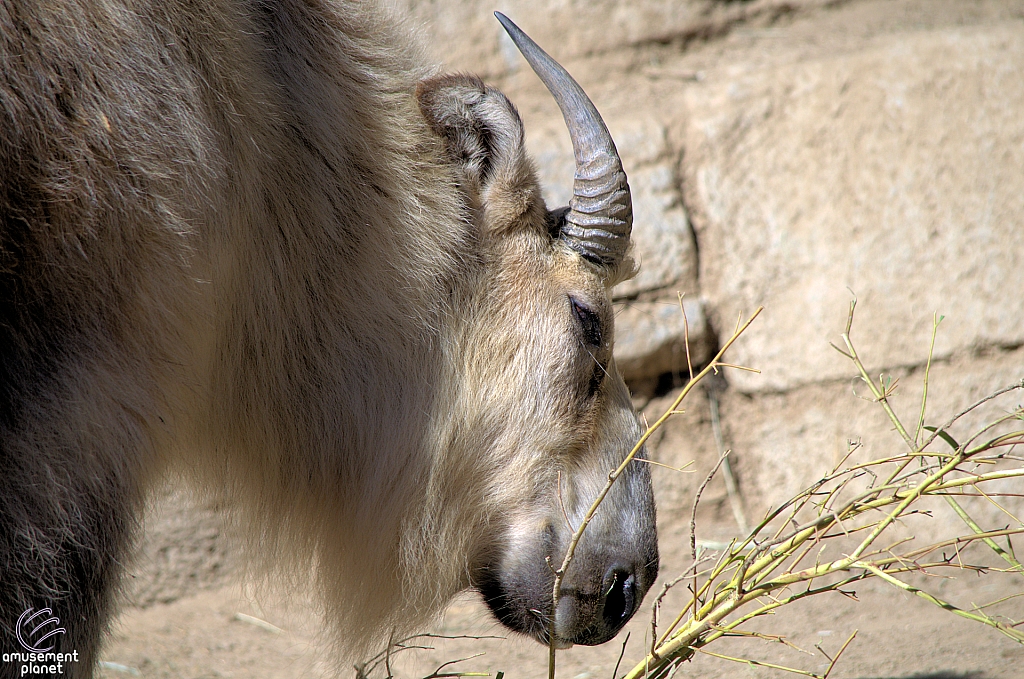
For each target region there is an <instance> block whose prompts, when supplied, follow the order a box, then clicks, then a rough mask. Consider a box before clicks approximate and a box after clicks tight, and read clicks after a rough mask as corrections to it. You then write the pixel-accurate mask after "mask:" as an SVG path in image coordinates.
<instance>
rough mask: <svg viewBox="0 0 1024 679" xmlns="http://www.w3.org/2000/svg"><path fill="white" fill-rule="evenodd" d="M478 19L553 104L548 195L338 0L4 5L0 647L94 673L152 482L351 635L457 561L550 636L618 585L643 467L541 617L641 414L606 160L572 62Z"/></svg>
mask: <svg viewBox="0 0 1024 679" xmlns="http://www.w3.org/2000/svg"><path fill="white" fill-rule="evenodd" d="M500 19H501V20H502V22H503V24H504V25H505V27H506V29H507V30H508V31H509V33H510V35H511V36H512V38H513V40H514V41H515V43H516V44H517V45H518V46H519V48H520V50H521V51H522V52H523V54H524V55H525V57H526V59H527V60H528V61H529V63H530V64H531V66H532V67H533V68H534V70H535V71H536V72H537V74H538V75H539V77H540V78H541V79H542V81H543V82H544V83H545V85H546V86H547V87H548V89H549V90H550V91H551V93H552V95H553V96H554V98H555V100H556V101H557V103H558V105H559V107H560V108H561V110H562V112H563V114H564V117H565V120H566V123H567V125H568V128H569V132H570V136H571V138H572V142H573V147H574V151H575V158H576V177H575V184H574V190H573V194H574V195H573V198H572V200H571V202H570V205H569V206H568V207H565V208H560V209H553V210H552V209H548V208H547V207H546V206H545V204H544V201H543V200H542V198H541V190H540V186H539V185H538V180H537V176H536V173H535V171H534V168H533V166H532V163H531V160H530V159H529V157H528V156H527V153H526V150H525V144H524V132H523V124H522V121H521V120H520V117H519V114H518V113H517V111H516V109H515V107H514V106H513V105H512V103H511V102H510V101H509V100H508V99H507V98H506V97H505V96H504V95H503V94H502V93H501V92H499V91H498V90H496V89H494V88H492V87H489V86H487V85H485V84H484V83H482V82H481V81H480V80H479V79H477V78H475V77H472V76H468V75H438V74H437V73H436V71H434V70H432V69H431V68H430V67H429V66H425V65H424V64H425V63H426V59H425V58H424V57H423V55H422V54H421V53H420V52H418V51H417V49H416V48H415V47H414V45H413V42H412V41H411V40H410V39H409V38H408V37H406V36H405V35H404V34H403V32H402V29H401V24H400V22H398V21H396V20H395V19H393V18H390V17H389V15H388V14H387V13H386V12H383V11H382V10H379V9H373V8H370V7H367V4H366V3H363V2H356V1H354V0H353V1H351V2H345V1H340V0H211V1H210V2H198V3H197V2H190V1H188V0H111V1H109V2H101V3H99V2H94V0H58V1H55V2H38V1H37V0H5V1H4V2H3V3H0V59H2V67H0V69H2V70H0V216H2V218H3V225H2V230H0V630H2V633H0V644H2V650H3V651H5V652H14V651H23V652H29V651H32V650H51V651H52V652H66V653H67V652H73V651H76V652H77V656H76V657H77V662H73V663H71V664H65V666H64V674H65V676H71V677H89V676H92V673H93V668H94V666H95V663H96V662H97V656H98V651H99V646H100V643H101V641H102V638H103V634H104V632H105V630H106V628H107V627H108V625H109V623H110V621H111V619H112V616H113V615H114V612H115V603H116V601H117V599H118V598H119V593H120V591H121V584H120V583H121V578H122V576H123V574H124V572H125V569H126V564H128V563H130V561H131V555H132V550H133V545H134V544H135V541H136V538H137V537H138V532H139V525H140V517H141V516H142V513H143V511H144V509H145V506H146V502H147V497H148V496H149V495H150V494H151V491H152V490H153V489H154V487H156V486H157V485H158V484H160V483H162V482H163V481H164V480H165V479H168V478H183V479H184V480H185V481H187V482H188V483H189V484H191V487H193V488H195V489H197V490H198V492H202V493H206V494H208V495H209V496H210V497H214V498H216V499H217V502H218V503H219V504H220V505H221V506H223V507H224V508H225V511H226V512H228V514H227V516H231V517H234V518H235V519H236V520H237V521H238V522H239V525H241V526H243V527H244V528H245V530H244V531H242V533H243V534H244V535H245V536H247V541H248V545H247V547H248V548H249V549H250V550H251V554H252V555H253V558H254V559H255V558H263V557H265V556H266V555H270V557H269V558H270V559H271V560H272V561H273V564H274V568H278V569H281V570H280V571H279V572H280V573H282V574H286V573H292V574H295V573H299V574H303V573H311V575H309V576H308V577H310V578H311V579H312V583H311V584H312V586H314V587H315V591H316V592H317V594H318V597H319V600H320V601H321V602H322V606H323V609H324V611H325V615H326V618H327V620H328V621H329V623H330V625H331V629H333V630H335V631H336V634H337V638H338V639H340V640H341V641H340V642H339V643H341V644H342V645H343V646H344V648H343V652H346V653H348V654H355V653H359V652H363V651H366V650H368V649H370V648H372V647H374V646H375V645H379V644H381V643H383V642H385V641H386V640H387V639H388V637H389V636H390V635H391V634H393V633H395V631H396V630H397V631H402V630H406V629H408V628H409V627H410V626H417V625H421V624H424V623H425V622H427V621H428V620H429V619H430V617H431V616H433V615H435V614H436V613H437V612H438V611H439V610H440V609H441V608H442V607H443V606H444V605H445V603H446V602H448V601H449V600H450V599H451V597H452V596H454V595H455V594H456V593H457V592H459V591H461V590H463V589H466V588H476V589H477V590H479V591H480V592H481V594H482V596H483V598H484V599H485V601H486V602H487V604H488V605H489V607H490V608H491V610H492V611H493V612H494V614H495V616H496V617H497V618H498V619H499V620H500V621H501V622H502V623H503V624H504V625H506V626H507V627H509V628H511V629H512V630H515V631H518V632H521V633H524V634H527V635H530V636H532V637H533V638H535V639H537V640H539V641H541V642H544V643H547V642H548V635H549V628H550V629H553V630H554V634H555V636H556V638H555V640H554V642H555V643H556V644H558V645H560V646H566V645H571V644H597V643H601V642H604V641H606V640H608V639H610V638H611V637H612V636H613V635H614V634H615V633H616V632H617V631H618V630H619V629H620V628H621V627H622V626H623V625H624V624H625V622H626V621H627V620H628V619H629V618H630V616H631V615H632V614H633V613H634V612H635V611H636V609H637V607H638V606H639V604H640V601H641V599H642V598H643V596H644V594H645V593H646V592H647V590H648V589H649V588H650V587H651V585H652V583H653V581H654V579H655V577H656V575H657V571H658V551H657V537H656V532H655V508H654V500H653V495H652V490H651V479H650V473H649V471H648V465H645V464H636V463H633V464H630V465H629V466H628V467H627V468H626V471H625V473H624V474H623V475H622V476H621V477H620V478H619V479H618V481H617V482H616V483H615V485H614V486H613V488H612V490H611V492H610V493H609V495H608V496H607V498H606V500H605V501H604V504H603V505H602V506H601V508H600V511H599V512H598V513H597V516H596V518H595V519H594V521H593V522H592V523H591V524H590V526H589V528H588V530H587V531H586V533H585V534H584V536H583V539H582V541H581V542H580V543H579V546H578V549H577V551H576V559H575V561H574V562H573V567H572V568H571V569H570V570H569V572H568V573H567V574H566V575H565V580H564V583H563V586H562V592H563V596H562V597H561V598H560V600H559V603H558V606H557V608H556V609H555V610H552V608H553V607H552V587H553V574H552V571H551V569H550V567H549V565H548V564H549V563H551V562H554V563H558V562H560V561H561V558H562V555H563V554H564V553H565V550H566V549H567V546H568V543H569V541H570V538H571V535H572V529H571V528H570V526H569V525H567V523H568V524H571V525H579V522H580V520H581V518H582V516H583V515H584V513H585V512H586V510H587V509H588V508H589V506H590V504H591V502H592V501H593V499H594V498H595V496H596V495H597V493H598V492H599V491H600V489H601V488H602V487H603V486H604V484H605V482H606V480H607V478H608V472H609V471H610V470H611V469H613V468H615V467H616V466H617V465H618V464H619V463H620V462H621V461H622V460H623V459H624V457H625V456H626V454H627V453H628V452H629V451H630V449H631V448H632V447H633V446H634V444H635V443H636V442H637V441H638V439H639V438H640V435H641V427H640V425H639V424H638V420H637V416H636V414H635V412H634V410H633V408H632V406H631V403H630V399H629V394H628V392H627V389H626V386H625V384H624V382H623V380H622V378H621V376H620V375H619V373H618V372H617V370H616V367H615V361H614V359H613V358H612V346H613V325H614V323H613V312H612V306H611V301H610V295H609V290H610V289H611V287H612V286H613V285H615V284H616V283H617V282H620V281H622V280H624V279H626V278H628V277H629V276H631V275H632V274H633V273H634V269H635V266H634V264H633V262H632V260H631V258H630V256H629V253H628V250H629V243H630V228H631V224H632V207H631V202H630V193H629V187H628V185H627V183H626V175H625V173H624V172H623V169H622V164H621V162H620V160H619V156H618V153H617V151H616V148H615V144H614V143H613V141H612V139H611V136H610V135H609V133H608V130H607V128H606V126H605V125H604V123H603V122H602V120H601V117H600V115H599V114H598V112H597V110H596V108H595V107H594V105H593V104H592V103H591V102H590V100H589V99H588V98H587V97H586V95H585V94H584V93H583V91H582V89H581V88H580V87H579V85H577V84H576V82H575V81H574V80H573V79H572V78H571V77H570V76H569V75H568V74H567V73H566V72H565V70H564V69H562V67H561V66H559V65H558V64H557V63H555V62H554V61H553V60H552V59H551V58H550V57H549V56H548V55H546V54H545V53H544V52H543V51H541V50H540V48H539V47H537V46H536V45H535V44H534V43H533V42H532V41H531V40H530V39H529V38H528V37H527V36H526V35H525V34H523V33H522V32H521V31H519V29H518V28H516V27H515V26H514V25H513V24H512V23H511V22H510V21H508V20H507V19H505V18H504V17H500ZM642 455H643V452H642V451H641V457H642ZM566 519H568V522H567V520H566ZM303 577H305V576H303ZM552 615H553V616H554V619H553V623H552ZM58 625H59V628H58ZM13 671H14V670H13V666H11V665H6V664H5V665H4V666H3V670H2V671H0V675H3V676H7V675H8V673H9V672H13Z"/></svg>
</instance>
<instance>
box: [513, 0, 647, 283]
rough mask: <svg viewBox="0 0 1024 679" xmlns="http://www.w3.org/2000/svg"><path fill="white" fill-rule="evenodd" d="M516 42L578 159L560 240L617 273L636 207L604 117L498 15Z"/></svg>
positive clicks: (534, 45) (563, 72)
mask: <svg viewBox="0 0 1024 679" xmlns="http://www.w3.org/2000/svg"><path fill="white" fill-rule="evenodd" d="M494 16H496V17H497V19H498V21H500V22H501V25H502V26H504V27H505V30H506V31H507V32H508V35H509V37H510V38H512V42H514V43H515V45H516V47H518V48H519V51H520V52H522V54H523V56H524V57H525V58H526V61H527V62H529V64H530V67H531V68H533V70H534V72H535V73H536V74H537V76H538V77H539V78H540V79H541V82H543V83H544V85H545V87H547V88H548V91H549V92H551V96H553V97H554V98H555V102H557V103H558V108H559V109H561V111H562V116H563V117H564V118H565V124H566V126H567V127H568V128H569V137H570V138H571V139H572V148H573V152H574V153H575V155H576V176H575V178H574V180H573V187H572V199H571V200H570V201H569V211H568V213H567V214H566V215H565V217H564V220H565V221H564V223H563V224H562V225H561V228H560V230H559V235H560V237H561V238H563V239H564V240H565V242H566V243H567V244H568V245H569V246H571V247H572V248H573V249H574V250H576V251H577V252H579V253H580V254H581V255H582V256H583V257H585V258H587V259H589V260H590V261H592V262H595V263H598V264H603V265H605V266H609V267H615V266H616V265H618V263H619V262H621V261H622V258H623V257H624V256H625V254H626V248H627V247H628V246H629V233H630V230H631V229H632V227H633V203H632V200H631V198H630V195H629V184H628V183H627V182H626V173H625V172H623V170H622V161H621V160H619V152H618V151H617V150H616V148H615V142H614V141H612V136H611V134H609V133H608V128H607V127H605V124H604V121H603V120H602V119H601V114H600V113H598V112H597V108H596V107H595V106H594V104H593V102H591V101H590V99H589V98H588V97H587V95H586V93H585V92H584V91H583V88H582V87H580V86H579V84H578V83H577V82H576V81H575V80H573V79H572V76H571V75H569V74H568V72H566V70H565V69H564V68H562V67H561V66H560V65H559V64H558V62H556V61H555V60H554V59H552V58H551V57H550V56H548V54H547V53H546V52H545V51H544V50H542V49H541V48H540V47H538V46H537V43H535V42H534V41H533V40H531V39H530V36H528V35H526V34H525V33H523V31H522V30H520V28H519V27H518V26H516V25H515V24H514V23H512V21H511V20H510V19H509V18H508V17H506V16H505V15H504V14H502V13H501V12H495V13H494Z"/></svg>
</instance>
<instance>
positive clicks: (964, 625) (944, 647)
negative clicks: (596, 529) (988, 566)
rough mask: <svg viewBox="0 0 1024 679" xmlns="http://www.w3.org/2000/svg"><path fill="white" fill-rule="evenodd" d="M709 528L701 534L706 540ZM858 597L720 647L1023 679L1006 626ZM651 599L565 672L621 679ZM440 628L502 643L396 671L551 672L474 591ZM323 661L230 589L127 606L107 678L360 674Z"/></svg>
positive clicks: (910, 673) (287, 617) (275, 610)
mask: <svg viewBox="0 0 1024 679" xmlns="http://www.w3.org/2000/svg"><path fill="white" fill-rule="evenodd" d="M709 528H710V529H711V530H710V531H709V532H715V529H717V531H718V532H719V534H721V533H723V532H728V531H729V530H730V528H729V526H727V525H719V526H710V527H709ZM702 530H703V527H702V528H699V529H698V531H699V534H700V531H702ZM680 546H681V545H680V544H679V543H676V544H675V545H664V547H667V548H668V549H667V550H664V551H665V553H664V554H663V558H662V564H663V566H662V569H663V572H664V573H665V574H666V575H669V574H671V573H672V571H673V565H674V564H685V563H686V562H688V558H687V557H686V556H685V551H686V550H685V549H680ZM1008 579H1009V576H1003V578H1002V580H1001V581H999V582H997V581H996V580H995V579H992V580H988V579H979V578H977V576H975V575H973V574H964V575H962V576H960V577H958V578H956V579H951V580H947V581H943V582H940V583H938V584H936V583H934V582H932V583H929V584H930V589H931V591H932V592H934V593H936V594H937V595H939V596H950V597H953V596H954V595H953V592H956V595H955V596H956V598H957V600H958V601H959V602H970V601H976V602H981V601H993V600H995V599H999V598H1001V597H1003V596H1007V595H1008V594H1013V593H1019V592H1020V583H1019V582H1008ZM1018 580H1019V579H1018ZM659 587H660V585H659ZM855 591H856V594H857V598H858V601H853V600H850V599H848V598H846V597H843V596H841V595H838V594H830V595H827V596H819V597H816V598H812V599H810V600H807V601H805V602H803V604H801V605H796V606H792V607H789V608H790V610H785V611H784V612H780V613H779V614H777V615H775V616H773V617H772V618H770V619H768V620H766V622H765V623H764V624H762V625H761V626H760V630H761V631H763V632H765V633H769V634H776V635H784V636H785V637H786V640H787V641H788V642H790V643H791V644H792V645H793V646H796V647H799V648H800V649H802V650H801V651H798V650H795V649H794V648H792V647H790V646H786V645H783V644H781V643H777V642H769V641H764V640H761V639H738V640H726V639H723V640H720V641H719V642H715V644H714V645H713V646H711V647H710V648H709V650H711V651H713V652H717V653H720V654H724V655H731V656H742V657H743V658H749V659H753V660H759V661H761V662H768V663H775V664H780V665H785V666H788V667H794V668H798V669H803V670H805V671H812V672H818V673H820V672H822V671H824V669H825V668H826V666H827V664H828V661H827V660H826V659H825V658H824V657H823V656H822V655H821V653H819V652H818V651H817V650H816V649H815V647H816V646H820V647H821V648H822V649H823V650H824V652H826V653H828V654H829V655H833V654H834V653H835V652H836V650H837V649H838V648H839V647H840V646H841V645H842V644H843V642H844V641H845V640H846V639H847V638H848V637H849V636H850V635H851V634H852V633H854V632H855V631H856V633H857V636H856V638H855V640H854V641H853V643H852V644H851V645H850V646H849V648H848V649H847V650H846V652H845V653H844V655H843V656H842V658H841V659H840V661H839V662H838V664H837V665H836V668H835V670H834V671H833V673H832V675H831V676H832V677H833V678H834V679H1018V678H1019V677H1024V645H1021V644H1019V643H1017V642H1015V641H1013V640H1011V639H1008V638H1007V637H1004V636H1002V635H1000V634H999V633H998V632H996V631H995V630H992V629H991V628H988V627H984V626H982V625H980V624H978V623H975V622H970V621H966V620H962V619H960V618H957V617H955V616H953V615H952V614H950V613H947V612H945V611H942V610H940V609H939V608H937V607H935V606H934V605H932V604H930V603H927V602H925V601H922V600H921V599H918V598H916V597H914V596H911V595H908V594H905V593H903V592H898V591H896V590H895V589H892V588H891V587H888V586H885V585H882V584H880V583H873V582H865V583H861V584H859V585H858V586H857V587H856V588H855ZM965 592H968V593H967V594H965ZM651 598H652V597H650V596H649V597H648V600H647V601H645V603H644V606H643V608H642V609H641V611H640V612H638V613H637V615H636V616H635V618H634V620H633V621H631V622H630V624H629V625H628V626H627V628H626V630H625V631H624V632H623V633H621V634H620V635H619V637H618V638H617V639H615V640H613V641H611V642H609V643H608V644H605V645H604V646H600V647H591V648H588V647H576V648H572V649H569V650H567V651H562V652H560V653H559V656H558V660H557V668H558V676H560V677H564V678H566V679H598V678H601V679H612V671H613V669H614V667H615V664H616V660H617V658H618V656H619V654H620V653H621V652H622V650H623V646H622V644H623V641H624V640H625V639H626V635H627V634H628V635H629V637H628V642H627V644H626V648H625V656H624V659H623V661H622V662H623V664H622V667H623V668H624V669H625V668H628V667H632V666H633V665H634V664H635V663H636V662H638V661H639V660H640V659H641V658H642V657H643V655H644V653H643V650H642V649H644V648H646V646H647V644H649V636H650V610H651V606H650V604H651ZM680 606H681V603H680V601H679V599H678V598H674V597H672V596H669V597H668V599H667V600H666V604H665V607H664V609H663V610H665V611H671V612H676V611H678V610H679V607H680ZM1015 608H1016V614H1017V615H1016V616H1015V617H1017V618H1019V617H1020V612H1021V610H1020V608H1021V606H1020V605H1019V604H1017V605H1016V606H1015ZM1008 612H1009V611H1008ZM433 632H434V633H436V634H441V635H447V636H453V637H454V636H472V637H497V638H479V639H468V638H461V639H451V640H441V639H429V640H423V641H421V642H419V643H425V644H427V645H430V646H433V647H434V650H419V651H417V650H414V651H408V652H406V653H404V654H399V655H398V656H396V657H395V660H394V662H393V671H394V673H395V676H398V677H407V678H409V679H415V678H418V677H426V676H428V675H429V674H430V673H431V672H434V671H436V670H437V669H438V668H439V667H440V666H441V665H442V664H443V663H446V662H448V661H452V660H457V659H460V658H469V659H468V660H466V661H464V662H462V663H459V664H457V665H455V666H454V667H447V668H445V669H444V670H443V671H465V672H486V673H488V674H490V675H491V676H494V675H495V674H496V673H497V672H504V673H505V676H506V677H508V679H520V678H526V677H543V676H546V666H547V665H546V663H547V649H546V648H544V647H541V646H540V645H539V644H537V643H536V642H533V641H531V640H526V639H521V638H506V636H507V633H506V631H505V630H504V629H503V628H501V627H500V626H499V625H497V623H495V622H494V621H493V619H492V618H491V617H490V616H489V614H488V613H487V611H486V610H485V609H484V607H483V605H482V603H481V602H480V601H479V597H477V596H476V595H474V594H466V595H463V596H462V597H460V598H459V599H458V600H457V601H456V602H455V603H453V604H452V605H451V607H450V608H449V609H448V611H447V612H446V614H445V615H444V617H443V619H442V620H441V621H439V623H438V625H437V627H436V628H435V629H434V630H433ZM324 656H325V654H324V653H323V649H322V648H320V646H319V645H318V641H317V629H316V617H315V615H313V614H310V613H305V614H304V613H303V612H302V611H301V610H295V609H292V610H285V609H284V608H282V607H280V606H279V604H278V602H276V601H274V600H270V601H269V602H265V603H264V605H263V606H259V605H257V604H255V603H254V602H253V600H252V599H251V598H249V597H246V596H243V595H242V593H241V591H240V589H239V588H238V587H237V586H223V587H220V588H217V589H213V590H210V591H204V592H202V593H199V594H196V595H194V596H190V597H184V598H180V599H177V600H175V601H173V602H170V603H165V604H157V605H153V606H150V607H148V608H145V609H131V610H128V611H126V612H125V613H124V614H123V615H122V616H121V618H120V620H119V621H118V623H117V627H116V629H115V631H114V632H113V634H112V635H111V638H110V640H109V642H108V644H107V646H106V649H105V651H104V652H103V655H102V658H103V665H102V667H101V671H100V674H99V676H100V677H104V678H106V679H127V678H129V677H133V676H141V677H147V678H152V679H206V678H217V677H229V678H232V679H249V678H252V679H256V678H262V679H299V678H300V677H303V678H305V677H310V678H312V677H333V676H342V677H344V676H348V677H352V676H354V675H355V671H354V670H353V669H352V668H350V667H344V668H334V667H332V666H331V665H330V664H327V663H325V662H324V660H323V658H324ZM472 656H476V657H472ZM630 661H632V662H630ZM378 676H380V675H379V674H378ZM676 676H680V677H695V678H696V677H701V678H703V679H725V678H726V677H729V678H749V679H755V678H756V679H760V678H761V677H779V676H795V675H790V674H787V673H784V672H780V671H778V670H772V669H767V668H764V667H755V666H751V665H743V664H737V663H735V662H731V661H726V660H722V659H719V658H715V657H710V656H703V655H698V656H697V657H696V658H695V659H694V660H693V661H692V662H691V663H689V664H686V665H684V666H683V667H682V669H681V671H679V672H678V673H677V675H676Z"/></svg>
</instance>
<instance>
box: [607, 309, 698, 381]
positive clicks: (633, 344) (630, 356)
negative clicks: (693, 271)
mask: <svg viewBox="0 0 1024 679" xmlns="http://www.w3.org/2000/svg"><path fill="white" fill-rule="evenodd" d="M683 308H684V309H685V310H686V320H685V322H684V319H683V313H682V311H681V310H680V308H679V302H678V299H676V300H662V301H654V302H638V301H632V302H625V303H624V304H622V305H620V306H618V309H617V311H616V314H615V365H617V366H618V368H619V372H621V373H622V376H623V377H624V378H626V380H627V381H629V382H636V381H639V380H643V379H646V378H652V377H657V376H659V375H662V374H664V373H678V374H680V375H683V376H685V375H686V374H687V364H686V343H685V338H686V336H687V334H688V335H689V341H690V360H691V362H692V363H693V365H694V366H701V365H704V364H705V363H706V362H707V361H708V360H709V359H710V358H711V356H712V355H713V354H712V352H713V351H714V348H715V338H714V337H713V336H712V333H711V331H710V328H708V324H707V320H706V318H705V316H704V306H703V303H702V302H701V301H700V300H698V299H684V300H683Z"/></svg>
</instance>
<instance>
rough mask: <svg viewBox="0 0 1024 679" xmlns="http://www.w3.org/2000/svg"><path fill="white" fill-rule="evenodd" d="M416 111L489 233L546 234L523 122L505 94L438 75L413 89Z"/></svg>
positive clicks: (466, 78)
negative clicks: (443, 151) (455, 171)
mask: <svg viewBox="0 0 1024 679" xmlns="http://www.w3.org/2000/svg"><path fill="white" fill-rule="evenodd" d="M416 98H417V99H418V100H419V105H420V111H421V112H422V113H423V117H424V118H426V120H427V123H428V124H429V125H430V127H431V129H433V131H434V132H435V133H436V134H438V135H439V136H440V137H441V138H442V139H443V140H444V142H445V148H446V150H447V153H448V157H449V159H450V160H451V162H452V163H453V164H455V165H456V167H457V168H458V170H459V173H460V178H461V188H462V190H463V191H464V192H465V194H466V196H467V199H468V202H469V205H470V206H471V208H472V209H473V210H474V212H476V213H477V215H478V218H479V219H480V222H481V224H482V225H483V227H484V228H486V229H487V230H489V231H491V232H493V233H497V234H503V233H507V232H509V231H512V230H515V229H519V228H531V229H534V230H538V231H542V232H544V233H547V227H548V225H547V221H548V218H547V216H546V215H547V211H546V209H545V207H544V200H543V199H542V198H541V192H540V184H539V183H538V181H537V176H536V173H535V172H534V169H533V164H532V163H531V162H530V159H529V157H528V156H527V154H526V147H525V143H524V137H523V121H522V120H521V119H520V118H519V112H518V111H516V107H515V106H514V105H513V104H512V102H511V101H509V100H508V97H506V96H505V95H504V94H502V93H501V92H499V91H498V90H496V89H495V88H493V87H488V86H487V85H485V84H484V83H483V81H481V80H480V79H479V78H476V77H474V76H471V75H462V74H454V75H440V76H436V77H434V78H428V79H427V80H424V81H422V82H420V84H419V85H418V86H417V87H416Z"/></svg>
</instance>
